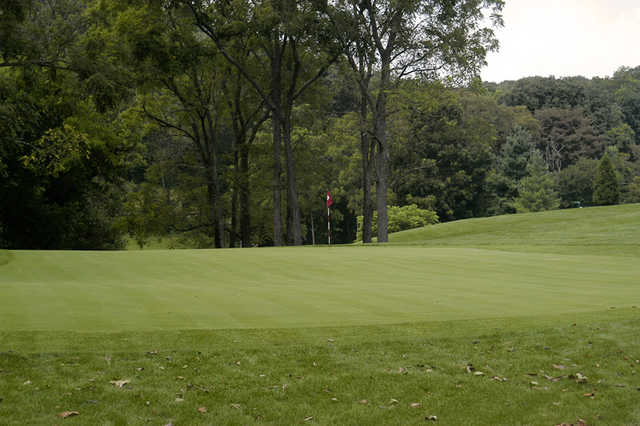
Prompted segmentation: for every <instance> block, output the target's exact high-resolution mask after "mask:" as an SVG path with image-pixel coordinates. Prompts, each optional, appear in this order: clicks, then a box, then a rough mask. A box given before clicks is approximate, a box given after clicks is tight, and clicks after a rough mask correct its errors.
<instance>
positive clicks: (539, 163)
mask: <svg viewBox="0 0 640 426" xmlns="http://www.w3.org/2000/svg"><path fill="white" fill-rule="evenodd" d="M526 170H527V174H528V175H527V177H524V178H522V180H521V181H520V183H519V184H518V198H516V199H515V201H514V206H515V208H516V211H517V212H518V213H522V212H539V211H543V210H553V209H557V208H558V207H559V205H560V199H559V198H558V194H557V192H556V187H555V181H554V179H553V175H552V174H551V173H550V172H549V169H548V168H547V163H546V162H545V161H544V159H543V158H542V155H541V154H540V152H538V151H533V153H532V154H531V157H530V158H529V162H528V164H527V168H526Z"/></svg>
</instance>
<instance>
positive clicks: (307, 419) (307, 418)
mask: <svg viewBox="0 0 640 426" xmlns="http://www.w3.org/2000/svg"><path fill="white" fill-rule="evenodd" d="M311 420H313V416H309V417H305V418H304V421H305V422H310V421H311Z"/></svg>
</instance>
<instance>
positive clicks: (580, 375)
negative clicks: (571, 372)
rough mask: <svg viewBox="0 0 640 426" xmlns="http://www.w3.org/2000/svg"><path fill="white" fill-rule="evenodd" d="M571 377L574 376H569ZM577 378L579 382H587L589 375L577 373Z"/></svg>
mask: <svg viewBox="0 0 640 426" xmlns="http://www.w3.org/2000/svg"><path fill="white" fill-rule="evenodd" d="M569 378H572V377H571V376H569ZM575 379H576V382H577V383H586V382H587V379H588V377H587V376H583V375H582V374H581V373H576V375H575Z"/></svg>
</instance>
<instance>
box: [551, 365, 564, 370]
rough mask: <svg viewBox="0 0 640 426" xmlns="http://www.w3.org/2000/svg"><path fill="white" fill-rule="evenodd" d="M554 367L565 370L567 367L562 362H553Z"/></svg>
mask: <svg viewBox="0 0 640 426" xmlns="http://www.w3.org/2000/svg"><path fill="white" fill-rule="evenodd" d="M553 368H555V369H556V370H564V369H565V368H567V367H565V366H564V365H561V364H553Z"/></svg>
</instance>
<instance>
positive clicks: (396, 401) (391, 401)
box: [389, 398, 400, 405]
mask: <svg viewBox="0 0 640 426" xmlns="http://www.w3.org/2000/svg"><path fill="white" fill-rule="evenodd" d="M398 402H400V401H398V400H397V399H395V398H391V399H390V400H389V404H392V405H393V404H397V403H398Z"/></svg>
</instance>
